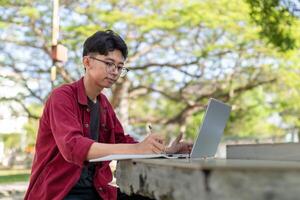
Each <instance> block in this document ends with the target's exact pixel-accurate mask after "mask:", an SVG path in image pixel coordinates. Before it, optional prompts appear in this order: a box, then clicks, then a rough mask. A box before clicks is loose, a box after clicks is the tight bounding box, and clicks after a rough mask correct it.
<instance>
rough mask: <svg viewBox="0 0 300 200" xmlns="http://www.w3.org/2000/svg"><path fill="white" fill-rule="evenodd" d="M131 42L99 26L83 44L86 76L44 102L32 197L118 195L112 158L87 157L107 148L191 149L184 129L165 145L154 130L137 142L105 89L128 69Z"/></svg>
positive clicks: (119, 151)
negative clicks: (97, 160)
mask: <svg viewBox="0 0 300 200" xmlns="http://www.w3.org/2000/svg"><path fill="white" fill-rule="evenodd" d="M127 52H128V51H127V46H126V44H125V42H124V41H123V39H122V38H121V37H120V36H118V35H117V34H116V33H114V32H113V31H110V30H108V31H98V32H96V33H95V34H94V35H92V36H91V37H89V38H88V39H87V40H86V41H85V43H84V47H83V58H82V62H83V65H84V68H85V74H84V77H82V78H81V79H80V80H78V81H77V82H74V83H71V84H65V85H63V86H60V87H58V88H56V89H54V90H53V91H52V93H51V95H50V96H49V99H48V100H47V102H46V105H45V107H44V112H43V115H42V117H41V119H40V126H39V130H38V135H37V141H36V147H35V150H36V153H35V157H34V160H33V164H32V172H31V177H30V184H29V187H28V190H27V193H26V195H25V199H28V200H35V199H38V200H43V199H45V200H50V199H51V200H54V199H57V200H61V199H66V200H71V199H72V200H77V199H78V200H79V199H82V200H84V199H107V200H112V199H116V198H117V189H116V188H115V187H113V186H110V185H108V183H110V182H111V180H112V172H111V170H110V167H109V162H101V163H89V162H88V160H90V159H93V158H97V157H102V156H106V155H109V154H145V153H161V152H163V151H165V150H167V151H168V152H170V153H171V152H172V153H175V152H188V151H190V147H191V146H190V145H189V144H187V143H183V142H180V140H181V135H180V136H179V137H178V138H177V139H176V140H175V141H174V142H173V143H172V145H171V147H168V148H166V147H165V145H164V143H163V138H162V137H160V136H159V135H158V134H150V135H149V136H148V137H146V138H145V139H144V140H143V141H142V142H140V143H137V142H135V141H134V140H133V138H131V137H130V136H128V135H125V134H124V131H123V128H122V125H121V123H120V122H119V120H118V118H117V117H116V114H115V112H114V110H113V108H112V106H111V104H110V103H109V101H108V100H107V98H106V97H105V96H104V95H103V94H102V93H101V91H102V90H103V89H104V88H110V87H111V86H112V85H113V84H114V83H115V82H116V81H117V80H118V78H119V77H120V76H124V75H125V74H126V72H127V71H128V70H127V68H125V66H124V63H125V60H126V58H127Z"/></svg>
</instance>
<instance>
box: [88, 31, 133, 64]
mask: <svg viewBox="0 0 300 200" xmlns="http://www.w3.org/2000/svg"><path fill="white" fill-rule="evenodd" d="M114 50H120V51H121V53H122V55H123V57H124V59H126V58H127V56H128V49H127V45H126V43H125V41H124V40H123V39H122V38H121V37H120V36H119V35H118V34H116V33H115V32H114V31H112V30H105V31H97V32H96V33H94V34H93V35H92V36H90V37H89V38H87V39H86V41H85V42H84V44H83V52H82V56H87V55H88V54H89V53H99V54H101V55H107V54H108V52H110V51H114Z"/></svg>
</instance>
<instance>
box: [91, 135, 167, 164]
mask: <svg viewBox="0 0 300 200" xmlns="http://www.w3.org/2000/svg"><path fill="white" fill-rule="evenodd" d="M164 149H165V145H164V144H163V138H162V137H161V136H159V135H157V134H150V135H149V136H147V137H146V138H145V139H144V140H143V141H142V142H140V143H136V144H106V143H98V142H94V143H93V144H92V145H91V146H90V149H89V151H88V153H87V157H86V159H87V160H91V159H94V158H99V157H104V156H107V155H111V154H153V153H157V154H158V153H162V152H163V151H164Z"/></svg>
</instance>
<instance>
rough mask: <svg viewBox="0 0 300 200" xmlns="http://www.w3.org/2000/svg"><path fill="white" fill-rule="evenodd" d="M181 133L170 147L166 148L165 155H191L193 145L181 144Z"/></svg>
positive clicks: (188, 143)
mask: <svg viewBox="0 0 300 200" xmlns="http://www.w3.org/2000/svg"><path fill="white" fill-rule="evenodd" d="M182 135H183V133H180V134H179V135H178V136H177V138H176V139H175V140H174V141H173V142H172V144H171V146H169V147H167V148H166V153H191V151H192V148H193V143H190V142H181V139H182Z"/></svg>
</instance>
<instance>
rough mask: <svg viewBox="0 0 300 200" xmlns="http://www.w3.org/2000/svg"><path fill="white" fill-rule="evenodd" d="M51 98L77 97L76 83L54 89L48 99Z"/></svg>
mask: <svg viewBox="0 0 300 200" xmlns="http://www.w3.org/2000/svg"><path fill="white" fill-rule="evenodd" d="M51 96H52V97H57V96H69V97H76V96H77V87H76V82H73V83H65V84H62V85H60V86H58V87H56V88H54V89H53V90H52V92H51V94H50V97H51Z"/></svg>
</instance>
